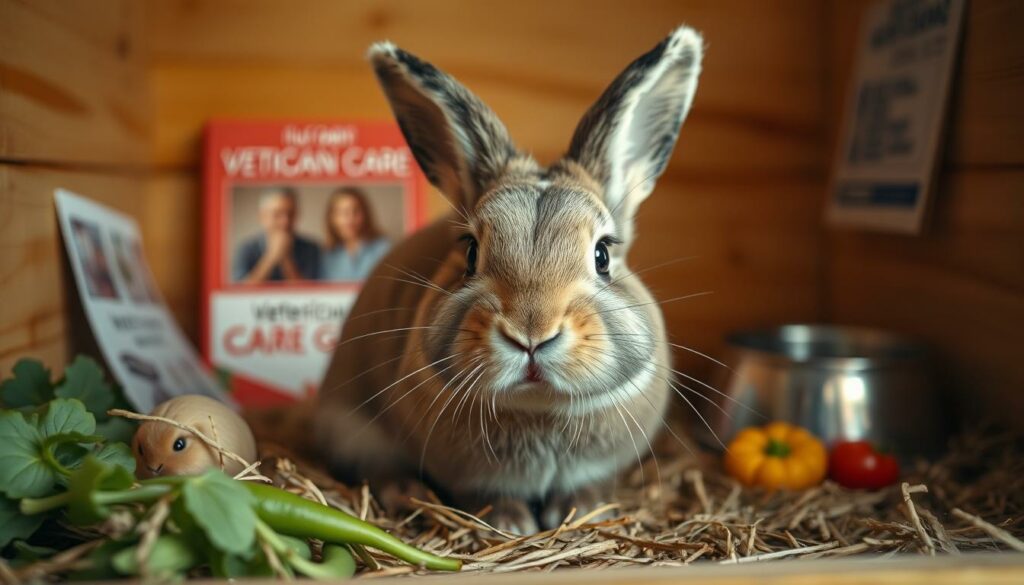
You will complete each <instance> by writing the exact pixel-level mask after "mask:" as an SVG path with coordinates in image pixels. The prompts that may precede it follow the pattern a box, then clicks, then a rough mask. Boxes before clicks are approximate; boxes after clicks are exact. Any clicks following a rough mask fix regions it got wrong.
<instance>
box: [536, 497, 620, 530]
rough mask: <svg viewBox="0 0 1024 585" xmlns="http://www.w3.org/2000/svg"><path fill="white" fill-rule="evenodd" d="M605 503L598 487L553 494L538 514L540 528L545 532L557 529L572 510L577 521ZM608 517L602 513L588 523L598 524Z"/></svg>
mask: <svg viewBox="0 0 1024 585" xmlns="http://www.w3.org/2000/svg"><path fill="white" fill-rule="evenodd" d="M607 501H608V498H607V494H606V493H605V490H603V489H602V488H601V487H598V486H587V487H582V488H579V489H577V490H576V491H574V492H572V493H568V494H553V495H552V496H550V497H549V498H548V500H547V502H545V503H544V509H543V510H542V511H541V513H540V522H541V526H542V527H543V528H544V529H545V530H550V529H552V528H557V527H558V526H560V525H561V524H562V521H563V520H565V518H566V516H568V515H569V512H570V511H571V510H572V509H573V508H575V509H576V513H575V514H573V519H574V520H578V519H579V518H582V517H583V516H585V515H586V514H589V513H590V512H591V511H592V510H595V509H597V507H598V506H601V505H602V504H605V503H607ZM610 517H611V512H610V511H609V512H604V513H602V514H599V515H597V516H595V517H593V518H591V519H590V522H600V521H602V520H607V519H608V518H610Z"/></svg>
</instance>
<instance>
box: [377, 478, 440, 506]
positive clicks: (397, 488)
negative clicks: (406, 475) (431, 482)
mask: <svg viewBox="0 0 1024 585" xmlns="http://www.w3.org/2000/svg"><path fill="white" fill-rule="evenodd" d="M410 498H416V499H417V500H423V501H428V502H429V501H431V492H430V488H428V487H427V486H426V484H424V483H423V482H421V481H419V480H417V479H393V480H387V481H384V482H382V483H381V484H380V487H379V488H378V489H377V501H378V502H380V505H381V506H383V507H384V509H385V510H387V511H388V512H389V513H392V514H396V513H400V512H410V511H412V510H415V509H416V506H415V505H413V503H412V500H411V499H410Z"/></svg>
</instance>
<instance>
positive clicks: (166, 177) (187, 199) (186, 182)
mask: <svg viewBox="0 0 1024 585" xmlns="http://www.w3.org/2000/svg"><path fill="white" fill-rule="evenodd" d="M200 197H201V194H200V192H199V181H198V179H197V178H196V177H195V176H193V175H190V174H184V173H160V174H157V175H154V176H151V177H148V178H147V179H146V206H145V209H144V210H143V211H142V216H141V226H142V234H143V238H144V239H145V246H146V258H147V259H148V262H149V266H150V269H151V270H152V271H153V278H154V280H156V284H157V287H158V288H159V289H160V292H161V294H162V295H163V297H164V300H165V301H166V302H167V305H168V307H170V309H171V312H172V313H173V314H174V316H175V318H176V319H177V321H178V323H179V325H181V328H182V330H183V331H184V332H185V335H186V336H187V337H188V338H189V339H191V340H192V341H193V343H198V340H199V311H200V285H201V283H200V278H201V275H202V262H201V260H202V245H203V242H202V237H203V234H202V221H201V219H202V217H201V213H202V206H201V204H200ZM197 347H198V345H197Z"/></svg>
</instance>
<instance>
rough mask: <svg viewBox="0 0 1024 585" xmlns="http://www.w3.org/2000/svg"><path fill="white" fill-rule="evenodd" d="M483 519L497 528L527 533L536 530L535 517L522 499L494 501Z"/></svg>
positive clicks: (522, 533)
mask: <svg viewBox="0 0 1024 585" xmlns="http://www.w3.org/2000/svg"><path fill="white" fill-rule="evenodd" d="M485 520H486V521H487V522H488V523H489V524H490V525H491V526H494V527H495V528H497V529H498V530H503V531H505V532H511V533H512V534H518V535H523V536H525V535H527V534H534V533H536V532H537V519H536V518H535V517H534V516H533V510H531V509H530V505H529V504H527V503H526V502H524V501H523V500H514V499H501V500H498V501H497V502H495V503H494V508H493V509H492V510H491V513H490V514H488V515H487V516H486V517H485Z"/></svg>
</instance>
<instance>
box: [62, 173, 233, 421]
mask: <svg viewBox="0 0 1024 585" xmlns="http://www.w3.org/2000/svg"><path fill="white" fill-rule="evenodd" d="M54 198H55V200H56V203H57V219H58V222H59V223H60V229H61V234H62V235H63V238H64V245H65V252H66V254H67V257H68V261H69V264H70V266H71V271H72V274H73V275H74V279H75V284H76V287H75V290H72V291H70V294H77V295H78V298H79V300H80V301H81V305H82V307H83V309H84V311H85V315H86V318H87V319H88V321H89V325H90V328H91V334H92V337H93V338H94V339H95V340H96V344H97V345H98V346H99V348H100V351H101V352H102V353H103V359H104V361H105V362H106V364H107V366H108V368H109V369H110V371H111V373H112V374H113V376H114V378H115V379H116V380H117V382H118V383H119V384H120V385H121V386H122V387H123V388H124V392H125V395H126V396H127V397H128V399H129V400H130V401H131V402H132V405H133V406H134V407H135V408H136V409H138V410H139V411H141V412H149V411H150V410H152V409H153V407H154V406H156V405H157V404H159V403H161V402H163V401H165V400H167V399H169V398H173V397H174V396H177V395H180V394H205V395H207V396H211V397H214V398H217V399H218V400H224V401H228V402H229V403H230V398H229V397H228V396H227V395H226V394H225V393H224V392H223V391H221V389H220V387H219V386H218V385H217V382H216V380H214V379H213V377H212V376H211V375H210V374H209V372H208V371H207V370H206V368H205V367H203V365H202V364H201V362H200V361H199V356H198V355H197V354H196V352H195V350H194V349H193V348H192V345H191V344H190V343H189V342H188V340H187V339H186V338H185V335H184V334H183V333H182V332H181V329H179V328H178V325H177V324H176V323H175V322H174V318H173V317H172V316H171V313H170V311H169V310H168V309H167V306H166V305H165V304H164V301H163V298H162V297H161V296H160V292H159V291H158V290H157V288H156V285H155V283H154V281H153V276H152V274H151V273H150V271H149V266H147V264H146V261H145V258H144V256H143V255H142V238H141V237H140V235H139V228H138V225H137V224H136V223H135V221H134V220H133V219H131V218H129V217H127V216H125V215H122V214H121V213H118V212H116V211H114V210H112V209H109V208H107V207H104V206H102V205H99V204H98V203H95V202H93V201H90V200H89V199H86V198H84V197H82V196H79V195H75V194H74V193H71V192H69V191H65V190H63V189H58V190H57V191H56V192H55V195H54Z"/></svg>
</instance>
